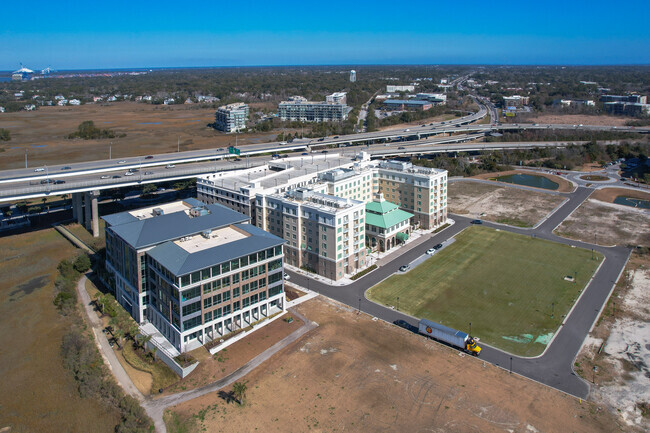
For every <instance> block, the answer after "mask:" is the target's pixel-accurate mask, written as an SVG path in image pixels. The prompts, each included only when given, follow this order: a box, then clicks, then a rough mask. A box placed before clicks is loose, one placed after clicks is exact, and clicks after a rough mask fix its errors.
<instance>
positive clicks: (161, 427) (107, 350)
mask: <svg viewBox="0 0 650 433" xmlns="http://www.w3.org/2000/svg"><path fill="white" fill-rule="evenodd" d="M87 279H88V278H87V277H86V275H82V277H81V279H79V282H78V283H77V293H78V295H79V299H80V300H81V303H82V304H83V306H84V310H85V312H86V316H87V317H88V320H89V322H90V325H91V328H92V331H93V334H94V335H95V343H96V344H97V347H98V349H99V353H100V354H101V355H102V358H104V363H105V364H106V365H107V366H108V368H109V369H110V370H111V372H112V373H113V376H114V377H115V380H116V381H117V383H118V384H119V385H120V386H121V387H122V389H124V391H125V392H126V393H127V394H129V395H131V396H132V397H134V398H136V399H137V400H138V401H139V402H140V404H141V405H142V407H143V408H144V410H145V411H146V412H147V415H149V417H150V418H151V419H152V420H153V422H154V426H155V428H156V432H158V433H166V432H167V427H166V426H165V422H164V421H163V413H164V412H165V409H167V408H168V407H170V406H175V405H177V404H180V403H184V402H186V401H189V400H193V399H195V398H197V397H200V396H202V395H205V394H209V393H211V392H215V391H218V390H220V389H221V388H224V387H226V386H229V385H231V384H232V383H234V382H236V381H238V380H239V379H241V378H242V377H244V376H246V375H247V374H248V373H250V372H251V371H253V370H254V369H255V368H257V367H259V366H260V365H261V364H262V363H263V362H264V361H266V360H267V359H269V358H270V357H272V356H273V355H275V354H276V353H277V352H279V351H280V350H282V349H284V348H285V347H287V346H288V345H289V344H291V343H293V342H294V341H296V340H298V339H299V338H300V337H302V336H303V335H305V334H306V333H307V332H309V331H311V330H312V329H314V328H316V327H317V326H318V324H317V323H315V322H312V321H310V320H309V319H307V318H306V317H305V316H303V315H302V314H300V313H298V312H297V311H295V310H291V314H293V315H294V316H296V317H298V318H299V319H301V320H302V321H303V322H304V325H303V326H301V327H300V328H298V329H296V330H295V331H293V332H292V333H291V334H289V335H288V336H286V337H285V338H283V339H282V340H280V341H278V342H277V343H275V344H274V345H273V346H271V347H269V348H268V349H266V350H265V351H264V352H262V353H260V354H259V355H257V356H256V357H255V358H253V359H251V360H250V361H248V362H247V363H246V364H245V365H243V366H242V367H240V368H239V369H237V370H236V371H234V372H233V373H231V374H229V375H228V376H226V377H224V378H222V379H220V380H218V381H216V382H213V383H211V384H209V385H206V386H203V387H201V388H197V389H193V390H189V391H183V392H179V393H176V394H172V395H168V396H165V397H162V398H158V399H153V398H151V397H148V396H147V397H145V396H144V395H143V394H142V393H141V392H140V391H139V390H138V389H137V388H136V386H135V385H134V384H133V381H132V380H131V378H130V377H129V375H128V374H127V373H126V371H125V370H124V367H122V364H120V362H119V361H118V359H117V356H115V352H113V348H112V347H111V346H110V344H109V343H108V339H107V338H106V335H105V334H104V333H103V332H102V330H103V328H104V326H103V324H102V321H101V319H100V318H99V317H98V316H97V313H96V312H95V308H94V307H93V304H92V302H91V299H90V296H89V295H88V292H87V291H86V280H87ZM314 296H315V295H314V294H310V296H309V299H311V298H312V297H314ZM305 297H306V296H305ZM296 304H297V303H296ZM294 305H295V304H294Z"/></svg>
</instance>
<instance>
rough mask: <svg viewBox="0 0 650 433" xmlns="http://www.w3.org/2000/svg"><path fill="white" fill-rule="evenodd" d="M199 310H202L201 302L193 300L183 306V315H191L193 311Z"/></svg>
mask: <svg viewBox="0 0 650 433" xmlns="http://www.w3.org/2000/svg"><path fill="white" fill-rule="evenodd" d="M197 311H201V302H200V301H199V302H192V303H191V304H189V305H186V306H184V307H183V316H187V315H190V314H192V313H196V312H197Z"/></svg>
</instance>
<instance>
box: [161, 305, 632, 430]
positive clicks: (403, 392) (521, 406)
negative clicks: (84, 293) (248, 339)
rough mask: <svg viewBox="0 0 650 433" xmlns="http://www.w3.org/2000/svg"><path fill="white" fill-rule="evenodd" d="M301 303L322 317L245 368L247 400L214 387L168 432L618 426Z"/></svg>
mask: <svg viewBox="0 0 650 433" xmlns="http://www.w3.org/2000/svg"><path fill="white" fill-rule="evenodd" d="M298 308H299V309H300V310H301V312H302V313H303V314H305V315H306V316H307V317H309V318H310V319H311V320H314V321H316V322H318V323H319V325H320V326H319V327H318V328H317V329H315V330H313V331H312V332H310V333H309V334H307V335H305V336H304V337H303V338H302V339H300V340H298V341H296V342H295V343H293V344H292V345H290V346H288V347H286V348H285V349H283V350H282V351H281V352H280V353H278V354H276V355H275V356H274V357H273V358H271V359H270V360H269V361H267V362H266V363H265V364H263V365H262V366H261V367H259V368H258V369H257V370H256V371H255V372H253V373H252V374H250V375H249V376H247V378H246V380H248V384H247V386H248V392H247V394H246V404H245V405H244V406H239V405H238V404H236V403H226V401H225V398H226V394H227V392H223V393H222V394H221V396H220V395H219V393H215V394H208V395H205V396H203V397H200V398H198V399H195V400H192V401H190V402H187V403H183V404H181V405H179V406H178V407H176V408H175V409H173V410H174V411H175V412H174V413H173V414H172V416H171V417H168V419H169V418H172V419H175V420H176V423H175V426H173V427H172V426H171V425H170V424H171V423H170V424H168V425H169V426H170V428H169V431H170V432H179V431H192V430H194V431H199V430H200V431H210V432H226V431H240V432H253V431H282V432H305V431H314V432H325V431H327V432H335V431H336V432H343V431H368V432H398V431H399V432H402V431H403V432H449V433H453V432H551V431H553V432H555V431H557V432H559V431H572V432H614V431H621V430H620V428H619V427H618V426H617V425H616V423H615V422H614V420H613V416H612V415H610V414H609V413H603V412H598V411H597V410H596V407H595V406H594V405H593V404H591V403H588V402H586V401H579V400H577V399H575V398H573V397H569V396H566V395H564V394H562V393H559V392H557V391H554V390H552V389H550V388H547V387H544V386H543V385H540V384H537V383H535V382H532V381H529V380H526V379H524V378H521V377H518V376H516V375H511V374H508V372H507V371H504V370H501V369H499V368H497V367H494V366H492V365H490V364H487V363H483V362H481V360H480V359H475V358H470V357H468V356H459V354H458V352H457V351H455V350H451V349H449V348H446V347H443V346H441V345H438V344H436V343H434V342H432V341H430V340H427V339H425V338H424V337H421V336H418V335H415V334H412V333H410V332H408V331H405V330H403V329H401V328H398V327H396V326H394V325H391V324H388V323H385V322H382V321H373V320H372V318H370V317H369V316H366V315H365V314H361V315H357V314H356V312H355V311H354V310H352V309H350V308H348V307H345V306H342V305H341V304H338V303H335V302H333V301H328V300H323V299H319V298H317V299H314V300H311V301H308V302H305V303H304V304H301V305H300V306H299V307H298ZM226 391H229V390H226ZM183 422H184V423H185V425H183ZM179 424H180V426H181V427H183V428H185V430H181V429H180V428H178V426H179ZM192 425H193V428H190V426H192Z"/></svg>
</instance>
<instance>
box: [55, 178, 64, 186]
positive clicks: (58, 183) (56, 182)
mask: <svg viewBox="0 0 650 433" xmlns="http://www.w3.org/2000/svg"><path fill="white" fill-rule="evenodd" d="M62 183H65V180H61V179H57V180H55V181H54V185H61V184H62Z"/></svg>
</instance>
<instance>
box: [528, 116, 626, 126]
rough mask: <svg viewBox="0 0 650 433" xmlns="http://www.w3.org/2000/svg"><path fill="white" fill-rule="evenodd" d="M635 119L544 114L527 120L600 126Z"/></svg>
mask: <svg viewBox="0 0 650 433" xmlns="http://www.w3.org/2000/svg"><path fill="white" fill-rule="evenodd" d="M628 120H634V118H632V117H621V116H590V115H585V114H565V115H561V114H542V115H540V116H536V117H531V118H529V119H527V122H531V123H532V122H534V123H544V124H551V125H555V124H575V125H580V124H582V125H598V126H610V125H611V126H625V122H627V121H628Z"/></svg>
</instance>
